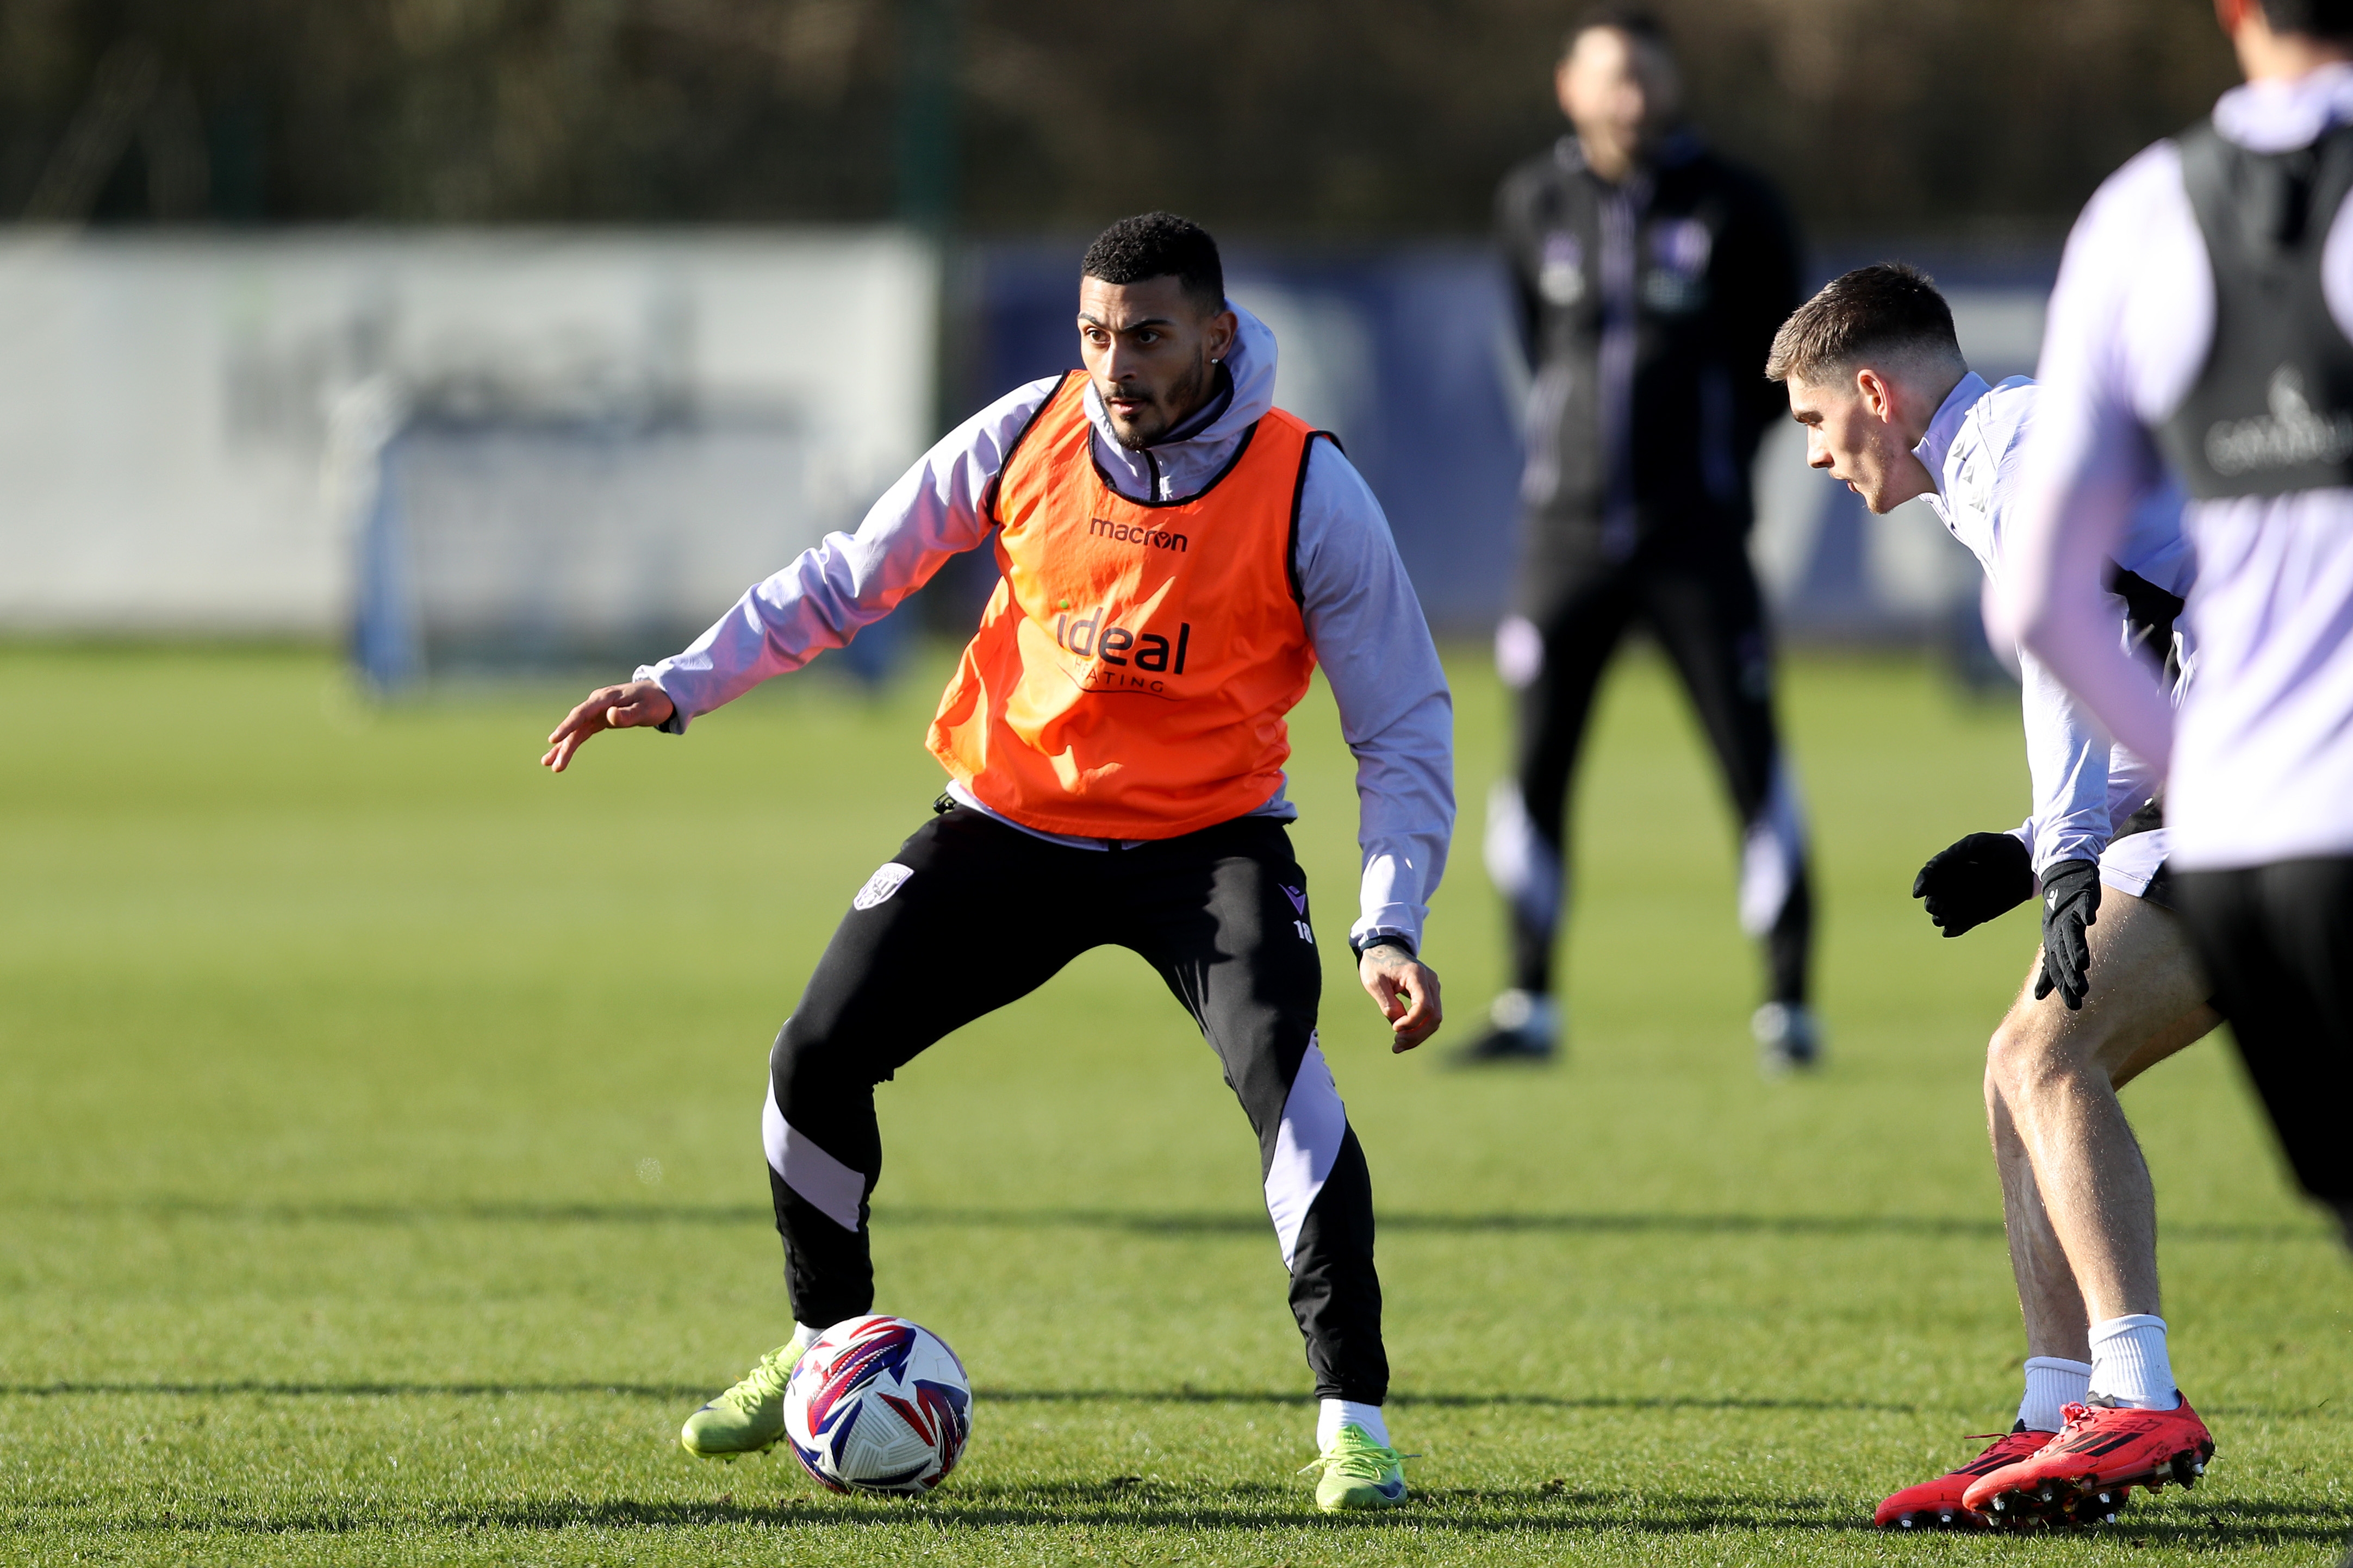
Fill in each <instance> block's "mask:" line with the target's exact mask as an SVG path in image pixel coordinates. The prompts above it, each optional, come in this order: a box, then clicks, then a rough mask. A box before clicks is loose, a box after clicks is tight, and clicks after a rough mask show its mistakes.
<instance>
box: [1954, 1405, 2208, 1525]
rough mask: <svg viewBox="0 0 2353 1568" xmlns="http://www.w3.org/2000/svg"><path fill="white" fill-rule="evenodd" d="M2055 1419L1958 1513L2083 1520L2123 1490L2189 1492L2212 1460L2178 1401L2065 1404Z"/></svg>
mask: <svg viewBox="0 0 2353 1568" xmlns="http://www.w3.org/2000/svg"><path fill="white" fill-rule="evenodd" d="M2175 1397H2176V1398H2179V1397H2180V1396H2179V1394H2176V1395H2175ZM2062 1414H2063V1415H2065V1416H2066V1417H2067V1425H2066V1426H2063V1427H2061V1428H2060V1430H2059V1435H2058V1436H2056V1437H2053V1438H2052V1439H2051V1441H2050V1443H2049V1444H2048V1445H2047V1446H2045V1447H2043V1448H2042V1451H2041V1452H2040V1453H2037V1454H2034V1455H2031V1456H2030V1457H2029V1458H2024V1459H2021V1460H2020V1461H2019V1462H2018V1463H2016V1464H2013V1465H2010V1466H2007V1467H2005V1468H2001V1469H1999V1470H1994V1471H1991V1472H1989V1474H1986V1475H1982V1476H1979V1477H1978V1479H1976V1480H1974V1481H1972V1482H1970V1483H1969V1489H1968V1491H1966V1492H1964V1493H1963V1494H1962V1495H1961V1506H1962V1507H1964V1508H1967V1509H1969V1510H1972V1511H1974V1512H1977V1513H1982V1514H1986V1515H1989V1516H1990V1517H1991V1518H1992V1519H1993V1521H1995V1522H1996V1523H1997V1524H2011V1523H2023V1522H2026V1521H2031V1520H2035V1519H2041V1520H2043V1521H2047V1522H2050V1523H2054V1524H2055V1523H2060V1522H2063V1521H2072V1520H2076V1519H2081V1518H2083V1517H2084V1510H2085V1509H2086V1508H2089V1509H2091V1510H2093V1511H2094V1514H2097V1513H2103V1512H2105V1511H2107V1510H2106V1508H2105V1503H2106V1501H2107V1500H2106V1499H2104V1498H2103V1497H2102V1494H2103V1493H2107V1494H2114V1493H2116V1491H2117V1490H2118V1489H2121V1488H2124V1487H2147V1489H2149V1490H2151V1491H2156V1490H2157V1489H2159V1488H2160V1487H2162V1486H2164V1485H2165V1483H2166V1482H2168V1481H2179V1482H2180V1483H2181V1484H2182V1485H2183V1486H2185V1487H2187V1486H2194V1485H2196V1484H2197V1481H2198V1478H2199V1477H2200V1476H2202V1475H2204V1474H2205V1473H2206V1461H2207V1460H2209V1459H2211V1458H2213V1457H2214V1435H2213V1434H2212V1433H2211V1432H2209V1431H2207V1430H2206V1423H2204V1422H2203V1421H2200V1419H2198V1412H2196V1411H2195V1410H2192V1409H2190V1408H2189V1401H2188V1400H2186V1399H2183V1400H2182V1401H2181V1403H2180V1404H2179V1405H2176V1406H2175V1407H2174V1408H2172V1409H2171V1410H2135V1409H2132V1408H2130V1407H2128V1406H2126V1405H2068V1406H2067V1407H2066V1409H2065V1410H2064V1411H2063V1412H2062ZM2115 1500H2116V1501H2118V1502H2121V1501H2122V1499H2121V1498H2120V1497H2118V1498H2115Z"/></svg>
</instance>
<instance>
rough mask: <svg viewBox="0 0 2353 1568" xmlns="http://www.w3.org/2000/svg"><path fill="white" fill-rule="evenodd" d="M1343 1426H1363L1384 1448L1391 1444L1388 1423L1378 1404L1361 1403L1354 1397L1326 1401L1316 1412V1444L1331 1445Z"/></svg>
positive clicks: (1321, 1446)
mask: <svg viewBox="0 0 2353 1568" xmlns="http://www.w3.org/2000/svg"><path fill="white" fill-rule="evenodd" d="M1343 1426H1362V1427H1363V1428H1364V1429H1365V1436H1367V1437H1370V1438H1371V1439H1372V1440H1373V1441H1374V1442H1376V1443H1378V1444H1379V1445H1380V1446H1381V1447H1384V1448H1386V1447H1388V1446H1389V1426H1388V1422H1386V1421H1384V1420H1382V1419H1381V1407H1380V1406H1379V1405H1359V1404H1357V1403H1356V1401H1355V1400H1353V1399H1327V1400H1325V1401H1324V1403H1323V1405H1322V1407H1321V1408H1320V1409H1318V1410H1317V1411H1316V1412H1315V1446H1316V1447H1318V1448H1328V1447H1331V1446H1332V1444H1333V1442H1334V1440H1335V1439H1336V1438H1337V1437H1338V1436H1340V1428H1341V1427H1343Z"/></svg>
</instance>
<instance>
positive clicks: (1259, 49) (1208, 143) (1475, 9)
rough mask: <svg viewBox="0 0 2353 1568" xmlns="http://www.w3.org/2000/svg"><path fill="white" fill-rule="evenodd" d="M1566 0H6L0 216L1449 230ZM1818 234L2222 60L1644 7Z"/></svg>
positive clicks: (2033, 225)
mask: <svg viewBox="0 0 2353 1568" xmlns="http://www.w3.org/2000/svg"><path fill="white" fill-rule="evenodd" d="M1579 8H1580V7H1579V5H1578V4H1577V0H1567V3H1556V0H1545V3H1538V0H1195V3H1193V4H1190V5H1160V6H1144V5H1103V4H1100V3H1096V4H1087V5H1081V4H1075V3H1073V0H199V3H196V4H189V3H187V0H5V3H0V217H5V216H25V217H27V218H35V219H43V220H48V221H56V222H67V223H73V222H82V221H96V222H100V223H106V222H121V223H132V222H153V221H162V222H188V221H212V222H318V221H342V220H364V221H375V222H385V223H491V222H551V223H552V222H575V221H576V222H596V223H636V222H654V223H662V222H677V221H695V222H776V221H830V220H853V221H862V220H873V219H880V218H887V217H892V216H902V217H913V218H916V219H919V220H939V221H953V223H954V224H955V226H957V227H959V228H962V229H964V230H966V231H969V232H980V233H991V232H1018V231H1034V230H1038V229H1064V230H1070V229H1084V228H1087V227H1089V226H1092V225H1095V224H1097V223H1100V222H1101V221H1103V220H1104V219H1107V218H1109V217H1111V216H1116V215H1118V214H1120V213H1123V212H1129V211H1134V210H1136V209H1138V208H1141V207H1145V206H1167V207H1172V208H1175V209H1177V210H1180V211H1184V212H1187V213H1189V214H1192V215H1193V216H1198V217H1199V218H1200V219H1202V220H1203V221H1204V222H1206V223H1208V224H1210V225H1211V226H1218V227H1224V228H1229V229H1232V230H1235V231H1238V232H1245V233H1255V234H1259V235H1263V236H1271V237H1283V236H1302V237H1306V236H1317V237H1345V236H1353V235H1377V234H1397V233H1411V234H1426V233H1448V232H1455V233H1461V232H1476V231H1481V230H1483V229H1484V227H1485V226H1486V224H1487V216H1488V204H1489V199H1490V195H1491V193H1492V191H1493V186H1494V184H1495V181H1496V179H1497V177H1498V176H1499V175H1500V174H1502V172H1503V171H1504V168H1505V167H1507V166H1508V165H1509V164H1510V163H1513V162H1514V161H1515V160H1517V159H1519V158H1522V157H1525V156H1526V155H1527V154H1528V153H1531V152H1534V151H1535V150H1537V149H1539V148H1541V147H1542V146H1544V145H1545V144H1546V142H1549V141H1550V140H1551V139H1552V138H1553V137H1554V136H1556V135H1557V134H1558V133H1559V131H1560V129H1561V124H1560V120H1559V117H1558V113H1557V111H1556V109H1555V108H1554V106H1553V103H1552V100H1551V86H1550V79H1549V78H1550V68H1551V65H1552V62H1553V59H1554V58H1555V56H1556V52H1557V50H1558V47H1559V41H1560V36H1561V32H1562V29H1563V27H1564V26H1565V25H1566V24H1567V22H1568V21H1569V20H1570V19H1571V18H1573V16H1575V15H1576V13H1577V10H1578V9H1579ZM1658 9H1659V11H1660V12H1661V14H1662V16H1665V18H1666V19H1667V21H1668V24H1669V26H1671V28H1672V30H1673V32H1674V34H1675V36H1676V37H1677V39H1678V41H1679V44H1680V46H1681V51H1682V54H1683V58H1684V62H1685V68H1686V72H1687V74H1688V77H1689V79H1690V84H1691V100H1692V107H1693V110H1694V118H1695V119H1696V120H1697V121H1698V122H1699V124H1700V125H1701V126H1702V128H1703V129H1704V130H1705V131H1707V132H1710V133H1711V134H1712V135H1713V136H1714V137H1715V139H1716V140H1717V141H1718V142H1719V143H1720V144H1722V145H1723V146H1725V148H1727V149H1728V150H1729V151H1731V152H1732V153H1734V154H1735V155H1736V156H1739V157H1742V158H1744V159H1746V160H1747V161H1749V162H1751V163H1755V164H1757V165H1759V166H1761V167H1763V168H1764V169H1765V170H1766V171H1767V173H1769V174H1772V175H1773V176H1774V177H1776V178H1777V179H1778V180H1779V181H1780V183H1781V184H1783V186H1784V187H1785V188H1786V189H1787V190H1788V192H1789V194H1790V195H1791V197H1792V199H1793V200H1794V201H1795V202H1796V204H1797V205H1798V207H1799V211H1800V213H1801V214H1802V215H1803V216H1804V217H1805V218H1806V220H1807V221H1808V223H1809V224H1810V226H1811V227H1812V228H1813V229H1814V231H1815V232H1816V233H1817V234H1829V235H1832V236H1835V235H1837V234H1840V233H1852V234H1865V233H1881V232H1886V231H1891V230H1894V231H1902V232H1906V233H1911V234H1939V235H1947V236H1950V237H1957V238H1959V237H1970V236H2000V237H2018V238H2039V237H2048V236H2051V235H2054V234H2055V233H2057V232H2058V231H2059V230H2060V229H2061V228H2063V226H2064V224H2065V223H2066V221H2067V220H2068V218H2069V217H2070V216H2072V215H2073V212H2074V210H2075V208H2076V207H2077V206H2078V205H2080V204H2081V203H2082V201H2083V199H2084V196H2085V195H2087V194H2088V193H2089V192H2090V190H2091V188H2092V187H2093V185H2094V184H2095V183H2096V182H2097V181H2098V179H2099V178H2100V176H2101V175H2103V174H2105V173H2106V172H2107V171H2108V170H2110V169H2111V168H2113V167H2115V166H2116V163H2119V162H2121V161H2122V160H2123V159H2124V158H2125V157H2126V156H2127V155H2129V154H2130V153H2132V152H2133V151H2134V150H2135V149H2137V148H2138V147H2140V146H2142V145H2144V144H2145V143H2147V142H2148V141H2150V140H2151V139H2153V138H2155V137H2157V136H2159V135H2162V134H2164V133H2166V132H2170V131H2173V130H2176V129H2178V128H2179V127H2180V126H2181V125H2183V124H2186V123H2187V122H2189V121H2190V120H2192V119H2194V118H2195V117H2196V116H2198V115H2199V114H2200V113H2202V112H2204V110H2206V108H2207V107H2208V106H2209V105H2210V104H2211V101H2212V100H2213V97H2214V95H2215V94H2216V93H2217V92H2218V91H2219V90H2221V89H2222V88H2223V87H2225V86H2227V85H2229V83H2230V82H2231V81H2232V79H2234V72H2233V69H2232V63H2231V59H2230V55H2229V51H2228V49H2227V47H2226V46H2225V45H2224V43H2223V41H2222V39H2221V37H2220V36H2219V34H2218V33H2217V32H2216V30H2215V26H2214V22H2213V19H2212V12H2211V6H2210V5H2208V4H2207V3H2206V0H1660V4H1659V5H1658Z"/></svg>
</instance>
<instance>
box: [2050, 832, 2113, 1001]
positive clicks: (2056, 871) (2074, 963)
mask: <svg viewBox="0 0 2353 1568" xmlns="http://www.w3.org/2000/svg"><path fill="white" fill-rule="evenodd" d="M2099 918H2100V868H2099V867H2098V865H2097V864H2095V863H2094V862H2093V861H2090V860H2062V861H2060V862H2059V864H2057V865H2056V866H2053V867H2052V868H2051V869H2049V870H2048V871H2045V872H2043V873H2042V973H2040V974H2038V975H2036V976H2035V977H2034V999H2035V1000H2036V1001H2037V1002H2040V1001H2042V999H2043V998H2044V997H2045V996H2048V995H2050V994H2051V993H2052V992H2053V991H2056V992H2057V993H2059V1000H2061V1001H2062V1002H2064V1003H2066V1004H2067V1011H2069V1012H2070V1013H2073V1012H2077V1011H2079V1010H2081V1009H2082V1007H2083V1005H2084V997H2085V996H2087V995H2089V994H2091V990H2092V981H2091V970H2092V944H2091V943H2090V942H2087V941H2085V940H2084V928H2085V927H2087V926H2091V925H2094V924H2096V923H2097V922H2098V921H2099Z"/></svg>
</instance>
